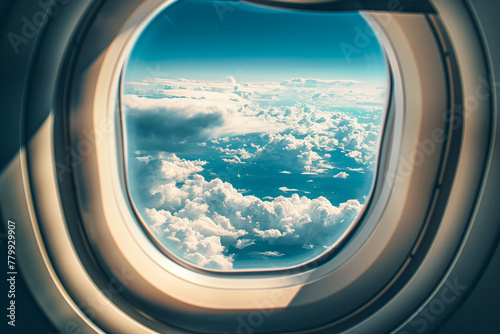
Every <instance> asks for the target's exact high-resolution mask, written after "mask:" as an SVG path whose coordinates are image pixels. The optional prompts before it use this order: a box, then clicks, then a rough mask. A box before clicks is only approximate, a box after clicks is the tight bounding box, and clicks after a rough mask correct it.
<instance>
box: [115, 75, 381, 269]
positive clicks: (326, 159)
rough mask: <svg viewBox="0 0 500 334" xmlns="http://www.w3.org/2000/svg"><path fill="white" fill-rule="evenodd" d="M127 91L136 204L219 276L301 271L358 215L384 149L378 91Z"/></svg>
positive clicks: (183, 253) (130, 86) (170, 83)
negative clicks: (285, 268)
mask: <svg viewBox="0 0 500 334" xmlns="http://www.w3.org/2000/svg"><path fill="white" fill-rule="evenodd" d="M126 92H127V93H128V94H126V95H125V96H124V98H123V100H122V101H123V108H124V111H125V130H126V134H127V142H128V150H127V152H128V160H129V173H128V175H129V183H130V184H131V189H132V198H133V200H134V203H135V205H136V206H137V208H138V210H139V212H140V214H141V215H142V217H143V219H144V221H145V223H146V224H147V225H148V226H149V227H150V229H151V230H152V231H153V233H154V234H155V236H156V237H157V238H158V239H159V240H160V241H161V242H162V243H163V244H164V245H166V246H167V248H168V249H169V250H171V251H172V252H173V253H174V254H176V255H177V256H179V257H180V258H182V259H184V260H186V261H188V262H191V263H194V264H196V265H198V266H201V267H205V268H209V269H218V270H231V269H234V268H235V267H238V263H240V264H241V265H240V267H244V265H243V263H244V262H245V261H247V262H246V263H248V261H250V260H252V261H254V262H255V263H260V264H261V265H262V266H269V265H273V264H276V263H285V262H276V261H277V260H278V259H279V261H288V262H286V263H294V264H298V263H300V262H301V261H303V260H304V259H311V258H313V257H315V256H318V255H321V254H322V253H324V252H325V251H326V250H327V249H328V248H329V247H330V246H331V245H333V244H334V243H335V242H336V241H337V240H338V238H340V237H341V235H342V234H343V232H344V231H346V230H347V229H348V228H349V226H351V224H352V223H353V222H355V221H356V219H357V218H358V216H359V215H360V213H361V211H362V209H363V205H364V203H365V200H366V198H367V196H368V195H369V193H370V189H371V188H370V187H371V185H372V182H373V177H374V167H375V165H376V164H375V162H376V158H377V154H378V149H379V148H378V142H379V138H380V132H381V126H380V123H381V120H382V117H381V116H382V108H383V107H384V103H385V89H380V87H378V85H377V87H375V86H373V85H368V84H365V83H362V82H358V81H339V80H319V79H311V78H309V79H307V78H305V79H303V78H295V79H290V80H285V81H282V82H279V83H273V82H260V83H241V82H238V80H237V79H236V78H234V77H228V78H226V80H225V81H220V82H216V81H202V80H187V79H176V80H173V79H148V80H145V81H143V82H140V83H127V85H126ZM257 179H258V181H257ZM343 192H345V193H346V194H347V193H349V194H355V196H354V195H353V196H352V197H347V195H342V194H343ZM256 194H259V195H256ZM331 194H334V195H335V196H336V197H335V196H334V197H335V198H337V199H338V198H343V200H342V201H340V200H339V201H337V202H335V203H336V204H335V205H333V204H332V198H334V197H332V196H330V195H331ZM270 259H273V260H272V261H271V262H269V261H270ZM293 259H296V260H295V261H296V262H293V261H294V260H293ZM259 261H260V262H259ZM273 261H274V262H273ZM277 266H278V267H279V265H277Z"/></svg>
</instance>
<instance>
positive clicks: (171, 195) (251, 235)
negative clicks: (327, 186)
mask: <svg viewBox="0 0 500 334" xmlns="http://www.w3.org/2000/svg"><path fill="white" fill-rule="evenodd" d="M140 164H142V165H143V167H147V165H149V164H156V165H158V166H165V168H166V169H168V170H165V168H160V169H154V170H153V173H156V174H157V177H155V178H154V179H155V182H156V183H155V184H152V185H151V186H150V187H147V188H146V189H147V191H149V192H150V193H149V198H150V199H151V198H153V199H154V201H151V202H147V201H146V203H145V204H144V205H145V207H146V208H145V210H144V212H145V217H146V219H147V221H148V224H149V225H150V226H151V229H152V230H153V231H154V233H155V234H156V235H157V237H158V238H160V240H162V242H164V243H165V244H166V245H168V246H169V247H170V249H173V250H174V252H175V253H176V254H177V255H179V256H181V257H182V258H185V259H189V260H190V261H192V262H194V263H196V264H197V265H199V266H203V267H206V268H214V269H223V270H229V269H231V268H232V266H233V262H234V258H235V253H234V249H238V250H239V254H241V253H242V252H245V251H247V250H248V252H252V251H255V250H253V249H252V247H256V246H261V247H262V246H266V247H268V248H269V247H272V246H273V245H277V244H286V245H288V246H296V247H300V248H302V247H303V245H305V244H309V245H313V247H320V246H323V244H324V242H325V241H324V236H325V235H333V234H332V231H337V230H338V231H340V230H342V226H345V225H344V222H345V221H349V222H350V221H352V220H353V219H355V218H356V217H357V216H358V215H359V213H360V212H361V210H362V207H363V206H362V205H361V204H360V203H359V202H358V201H357V200H349V201H347V202H345V203H342V204H340V205H339V206H333V205H332V204H331V203H330V202H329V201H328V200H327V199H326V198H324V197H321V196H320V197H318V198H314V199H310V198H307V197H305V196H302V197H300V196H299V195H297V194H293V195H292V196H291V197H284V196H278V197H276V198H272V199H271V200H261V199H259V198H257V197H255V196H251V195H247V196H245V195H243V194H242V193H241V192H240V191H238V190H237V189H235V188H234V187H233V185H232V184H230V183H227V182H223V181H221V180H220V179H218V178H215V179H213V180H210V181H207V180H205V178H204V177H203V176H201V175H199V174H196V173H197V172H199V171H200V169H203V166H204V165H205V163H204V162H203V161H199V160H197V161H189V160H186V159H180V158H178V157H177V156H176V155H174V154H171V155H163V156H162V157H161V158H158V159H153V160H150V161H145V160H141V161H140ZM145 170H147V169H145ZM313 247H311V248H313ZM231 249H232V250H233V251H230V250H231ZM282 252H283V251H282ZM284 255H286V254H284Z"/></svg>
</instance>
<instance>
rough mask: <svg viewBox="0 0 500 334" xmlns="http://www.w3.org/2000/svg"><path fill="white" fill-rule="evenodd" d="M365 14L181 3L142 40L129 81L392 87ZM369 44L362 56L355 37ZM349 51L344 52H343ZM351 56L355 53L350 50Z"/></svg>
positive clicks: (135, 51)
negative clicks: (230, 79) (298, 81)
mask: <svg viewBox="0 0 500 334" xmlns="http://www.w3.org/2000/svg"><path fill="white" fill-rule="evenodd" d="M370 31H371V30H370V29H369V28H368V29H367V23H366V22H365V20H364V19H363V18H362V16H361V15H360V14H359V13H336V14H332V13H330V14H325V13H307V12H297V11H289V10H286V11H285V10H276V9H270V8H265V7H259V6H255V5H249V4H246V3H239V2H213V1H210V2H207V1H200V0H180V1H178V2H176V3H174V4H172V5H170V6H169V7H168V8H167V9H166V10H164V11H163V12H162V13H160V14H159V15H158V16H157V17H156V18H155V19H154V20H153V21H152V22H151V23H150V24H149V25H148V26H147V28H146V29H145V31H144V32H143V33H142V35H141V36H140V38H139V39H138V41H137V43H136V45H135V47H134V49H133V52H132V54H131V56H130V60H129V63H128V68H127V72H126V78H125V79H126V81H140V80H142V79H147V78H151V77H162V78H165V77H168V78H187V79H198V80H223V79H224V78H225V77H227V76H234V77H235V78H236V80H238V81H280V80H284V79H290V78H295V77H303V78H311V77H312V78H317V79H334V80H363V81H371V82H383V83H385V82H386V80H387V66H386V60H385V55H384V53H383V51H382V50H381V48H380V45H379V43H378V41H377V39H376V38H375V37H374V36H373V35H371V33H370ZM360 32H363V33H362V34H363V35H364V37H366V38H365V39H364V40H363V42H364V44H363V45H362V47H360V48H357V50H358V51H359V52H357V53H351V54H350V55H346V53H345V48H346V47H347V46H352V47H356V45H358V46H359V45H360V44H359V42H358V44H356V36H357V35H358V37H359V34H360ZM343 48H344V49H343ZM351 50H352V49H351Z"/></svg>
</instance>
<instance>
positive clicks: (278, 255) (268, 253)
mask: <svg viewBox="0 0 500 334" xmlns="http://www.w3.org/2000/svg"><path fill="white" fill-rule="evenodd" d="M259 254H260V255H264V256H269V257H280V256H284V255H285V254H283V253H280V252H276V251H266V252H260V253H259Z"/></svg>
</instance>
